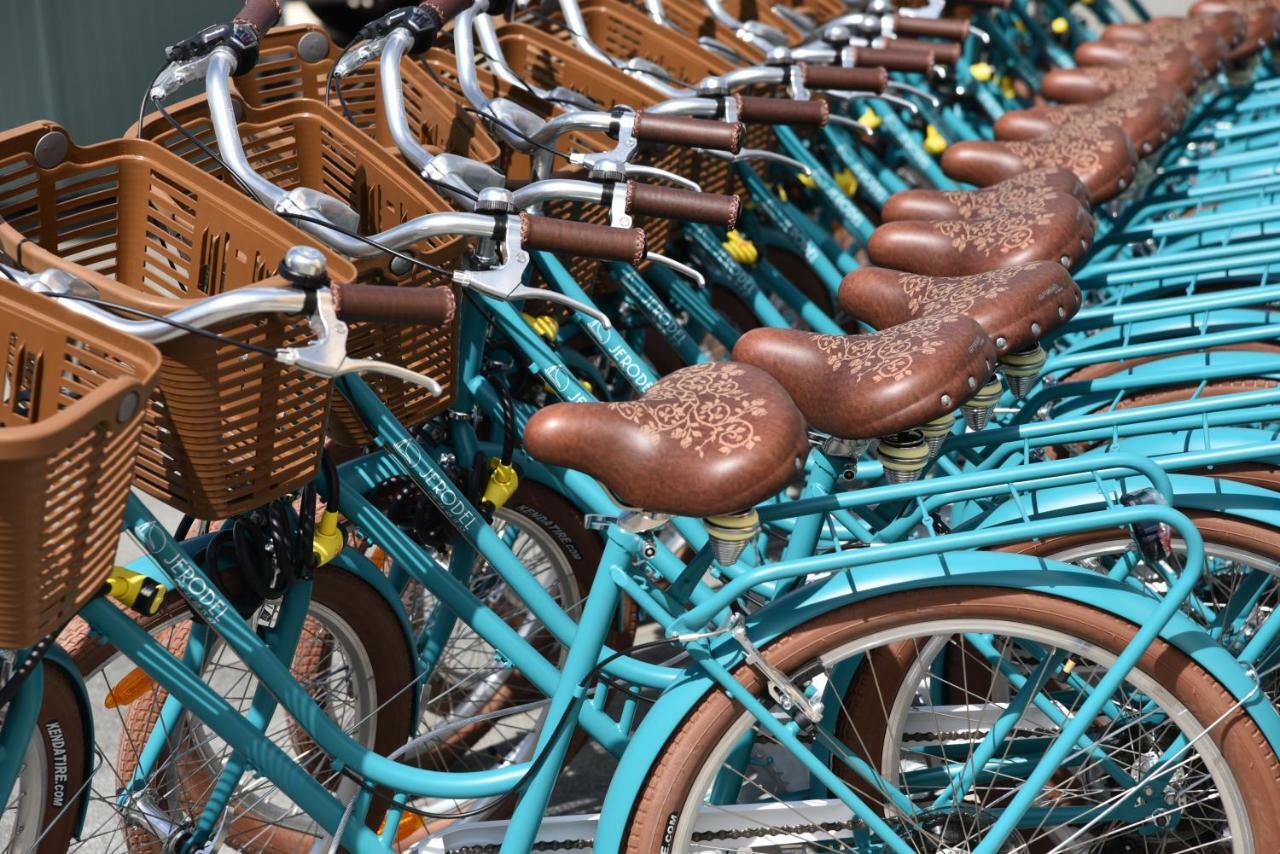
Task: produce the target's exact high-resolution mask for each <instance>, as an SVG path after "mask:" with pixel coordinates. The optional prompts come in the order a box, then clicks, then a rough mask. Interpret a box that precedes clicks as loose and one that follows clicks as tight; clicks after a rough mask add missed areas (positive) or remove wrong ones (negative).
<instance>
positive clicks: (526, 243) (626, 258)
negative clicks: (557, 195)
mask: <svg viewBox="0 0 1280 854" xmlns="http://www.w3.org/2000/svg"><path fill="white" fill-rule="evenodd" d="M520 246H521V247H522V248H524V249H531V250H534V249H542V250H545V251H547V252H562V253H565V254H567V255H575V256H578V257H581V258H598V259H600V260H602V261H621V262H623V263H625V264H630V265H631V266H633V267H638V266H640V262H642V261H644V256H645V252H646V251H647V250H648V248H649V241H648V238H647V237H645V233H644V230H643V229H640V228H611V227H610V226H607V225H595V224H594V223H589V222H571V221H569V220H564V219H552V218H551V217H545V216H534V215H531V214H527V213H522V214H520Z"/></svg>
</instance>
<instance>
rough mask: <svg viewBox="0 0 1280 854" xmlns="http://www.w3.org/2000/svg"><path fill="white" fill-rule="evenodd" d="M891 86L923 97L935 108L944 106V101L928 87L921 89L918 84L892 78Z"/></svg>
mask: <svg viewBox="0 0 1280 854" xmlns="http://www.w3.org/2000/svg"><path fill="white" fill-rule="evenodd" d="M889 88H890V89H897V90H898V91H899V92H906V93H907V94H909V95H915V96H916V97H917V98H923V99H924V100H926V101H928V102H929V106H931V107H933V109H935V110H938V109H941V108H942V102H941V101H940V100H938V96H937V95H935V94H933V93H932V92H930V91H928V90H926V89H921V88H920V87H918V86H912V85H911V84H910V83H900V82H899V81H897V80H890V81H889ZM886 100H887V99H886ZM917 112H919V110H917Z"/></svg>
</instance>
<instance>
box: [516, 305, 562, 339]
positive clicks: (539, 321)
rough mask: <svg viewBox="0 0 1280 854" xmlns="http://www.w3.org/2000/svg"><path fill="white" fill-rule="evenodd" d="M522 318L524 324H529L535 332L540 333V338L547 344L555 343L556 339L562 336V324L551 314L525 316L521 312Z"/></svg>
mask: <svg viewBox="0 0 1280 854" xmlns="http://www.w3.org/2000/svg"><path fill="white" fill-rule="evenodd" d="M520 316H521V317H523V318H524V322H525V323H527V324H529V328H531V329H532V330H533V331H534V332H536V333H538V337H539V338H541V339H543V340H544V341H546V342H547V343H549V344H550V343H555V340H556V337H557V336H558V335H559V334H560V324H559V323H558V322H557V321H556V319H555V318H554V317H552V316H551V315H549V314H539V315H537V316H534V315H532V314H525V313H524V312H520Z"/></svg>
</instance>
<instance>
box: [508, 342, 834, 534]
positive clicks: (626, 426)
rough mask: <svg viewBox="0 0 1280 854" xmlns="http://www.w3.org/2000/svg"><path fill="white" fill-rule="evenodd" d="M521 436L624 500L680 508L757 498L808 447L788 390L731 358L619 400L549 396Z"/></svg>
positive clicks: (688, 512) (707, 509)
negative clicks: (570, 400) (549, 402)
mask: <svg viewBox="0 0 1280 854" xmlns="http://www.w3.org/2000/svg"><path fill="white" fill-rule="evenodd" d="M524 441H525V447H526V448H527V449H528V451H529V453H530V454H532V455H533V456H534V457H535V458H537V459H539V460H541V461H543V462H544V463H548V464H550V465H555V466H564V467H566V468H571V469H577V470H578V471H583V472H586V473H587V474H589V475H591V476H592V477H594V478H595V479H596V480H598V481H600V482H601V483H602V484H603V485H604V486H605V488H607V489H608V490H609V491H610V492H612V493H613V494H614V495H615V496H616V497H617V498H618V500H619V501H620V502H621V503H622V504H623V505H624V506H628V507H634V508H639V509H643V510H647V511H649V512H652V513H670V514H672V515H676V516H716V515H720V514H724V513H735V512H738V511H741V510H745V509H748V508H750V507H753V506H754V505H756V504H758V503H760V502H761V501H764V500H765V499H766V498H769V497H771V496H773V495H774V494H776V493H777V492H778V491H779V490H781V489H783V488H784V487H785V486H787V484H788V483H790V482H791V481H792V480H793V479H794V478H795V477H796V474H797V472H798V471H799V469H800V468H801V467H802V466H803V463H804V458H805V456H806V455H807V453H808V450H809V442H808V435H807V431H806V429H805V423H804V418H803V416H801V414H800V412H799V411H798V410H797V409H796V406H795V404H794V403H793V402H792V401H791V398H790V397H788V396H787V392H786V390H785V389H784V388H783V387H782V386H781V385H779V384H778V382H777V381H775V380H774V379H773V378H772V377H770V376H769V374H767V373H765V372H764V371H761V370H759V369H758V368H754V367H752V366H750V365H741V364H735V363H733V362H715V363H709V364H704V365H694V366H692V367H688V368H682V369H680V370H678V371H674V372H673V373H670V374H668V375H667V376H665V377H663V378H662V379H661V380H659V381H658V382H656V383H654V384H653V386H652V387H651V388H650V389H649V390H648V391H647V392H645V393H644V394H643V395H641V396H640V397H639V398H637V399H636V400H632V401H627V402H625V403H556V404H552V405H551V406H548V407H546V408H544V409H541V410H539V411H538V412H536V413H534V415H533V417H532V418H530V419H529V423H528V426H527V427H526V428H525V435H524Z"/></svg>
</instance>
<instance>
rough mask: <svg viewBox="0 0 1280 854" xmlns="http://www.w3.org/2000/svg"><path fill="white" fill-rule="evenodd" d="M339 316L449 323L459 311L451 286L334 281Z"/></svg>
mask: <svg viewBox="0 0 1280 854" xmlns="http://www.w3.org/2000/svg"><path fill="white" fill-rule="evenodd" d="M329 287H330V291H331V292H332V293H333V309H334V312H335V313H336V314H337V316H338V319H339V320H345V321H365V322H366V323H395V324H404V325H414V326H427V327H431V326H447V325H449V324H450V323H452V322H453V318H454V315H455V314H456V313H457V307H458V305H457V300H456V299H455V298H454V296H453V291H452V290H450V289H449V288H401V287H397V286H395V285H338V284H334V285H330V286H329Z"/></svg>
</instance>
